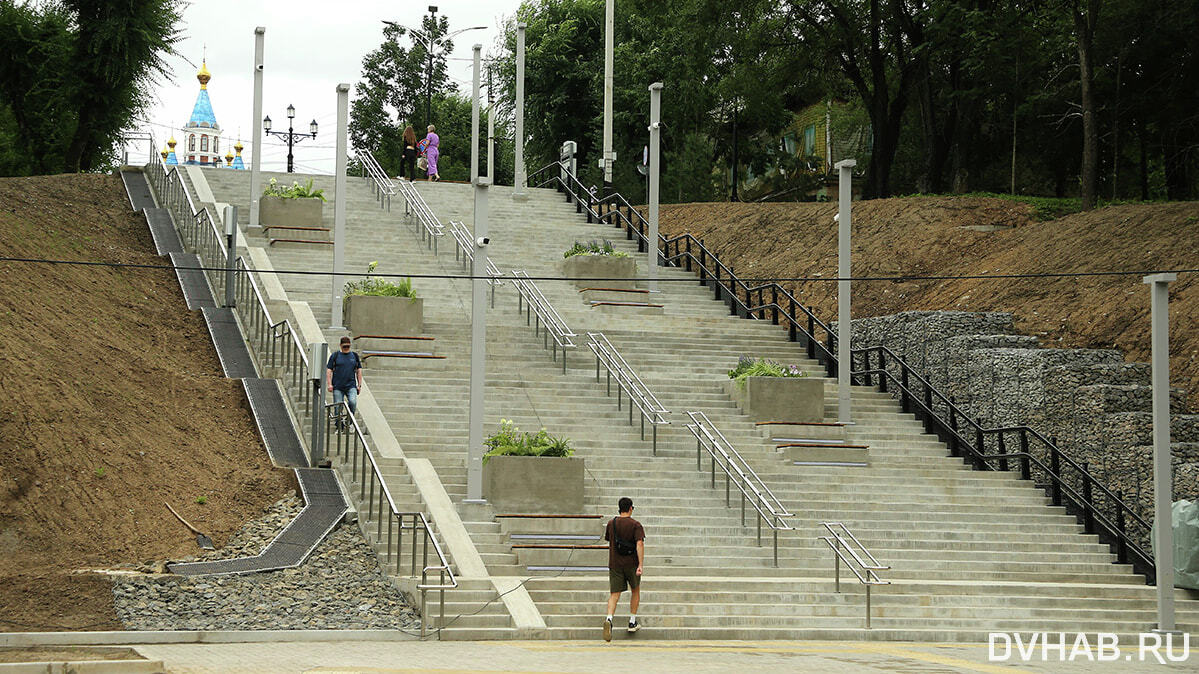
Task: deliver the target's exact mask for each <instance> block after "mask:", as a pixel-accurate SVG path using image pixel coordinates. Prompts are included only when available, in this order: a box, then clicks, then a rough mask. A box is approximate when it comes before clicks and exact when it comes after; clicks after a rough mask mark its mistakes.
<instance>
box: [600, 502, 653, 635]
mask: <svg viewBox="0 0 1199 674" xmlns="http://www.w3.org/2000/svg"><path fill="white" fill-rule="evenodd" d="M617 510H619V511H620V516H619V517H614V518H612V519H611V520H610V521H609V522H608V526H607V528H605V529H604V540H605V541H608V590H609V591H610V594H609V595H608V617H607V618H605V619H604V641H612V616H613V615H614V614H615V613H616V604H617V602H619V601H620V593H621V592H624V590H625V588H626V587H627V588H629V632H636V631H637V630H639V629H641V624H640V623H638V622H637V607H638V606H639V605H640V604H641V570H642V568H643V567H644V566H645V529H644V528H643V527H642V526H641V523H640V522H638V521H637V520H635V519H633V499H631V498H629V497H627V496H625V497H622V498H621V499H620V502H619V503H618V504H617Z"/></svg>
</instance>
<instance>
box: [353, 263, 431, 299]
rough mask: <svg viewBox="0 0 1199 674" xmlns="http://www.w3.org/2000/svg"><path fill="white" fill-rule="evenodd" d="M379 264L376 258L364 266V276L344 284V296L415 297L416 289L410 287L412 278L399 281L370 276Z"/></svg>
mask: <svg viewBox="0 0 1199 674" xmlns="http://www.w3.org/2000/svg"><path fill="white" fill-rule="evenodd" d="M377 266H379V261H378V260H376V261H374V262H372V263H370V264H368V265H367V266H366V278H364V279H359V280H357V281H349V282H348V283H346V284H345V287H344V289H343V292H344V293H345V296H346V297H349V296H351V295H376V296H381V297H410V298H411V297H416V291H414V290H413V289H412V279H410V278H406V279H401V280H400V281H398V282H397V281H391V280H389V279H385V278H379V277H377V276H371V273H372V272H374V271H375V267H377Z"/></svg>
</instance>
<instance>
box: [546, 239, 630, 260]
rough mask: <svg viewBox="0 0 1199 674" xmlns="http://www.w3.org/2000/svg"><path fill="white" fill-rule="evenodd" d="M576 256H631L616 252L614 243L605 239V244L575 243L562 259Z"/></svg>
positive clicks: (591, 242)
mask: <svg viewBox="0 0 1199 674" xmlns="http://www.w3.org/2000/svg"><path fill="white" fill-rule="evenodd" d="M575 255H605V256H607V257H628V256H629V254H628V253H625V252H623V251H619V250H616V249H615V248H613V247H612V242H611V241H609V240H607V239H604V242H603V243H602V244H601V243H597V242H596V241H594V240H592V241H589V242H587V243H585V244H584V243H580V242H578V241H575V245H573V246H571V247H570V248H568V249H567V250H566V252H565V253H563V254H562V257H574V256H575Z"/></svg>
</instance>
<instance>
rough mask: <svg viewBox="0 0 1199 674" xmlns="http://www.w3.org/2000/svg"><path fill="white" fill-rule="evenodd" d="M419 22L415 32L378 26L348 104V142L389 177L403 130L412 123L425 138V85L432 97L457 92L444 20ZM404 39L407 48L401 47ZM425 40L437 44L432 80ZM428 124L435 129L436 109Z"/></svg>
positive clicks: (396, 164) (437, 121)
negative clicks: (377, 38)
mask: <svg viewBox="0 0 1199 674" xmlns="http://www.w3.org/2000/svg"><path fill="white" fill-rule="evenodd" d="M421 21H422V22H421V28H420V29H419V30H417V31H411V30H409V29H408V28H406V27H404V26H401V25H399V24H394V23H388V24H387V25H386V26H385V27H384V28H383V43H382V44H380V45H379V48H378V49H375V50H374V51H371V52H370V53H368V54H367V55H366V56H365V57H363V59H362V81H361V82H359V83H358V86H357V87H356V89H355V98H354V101H353V103H351V106H350V124H349V133H350V141H351V143H353V145H354V147H358V148H363V149H366V150H370V151H371V152H372V153H373V154H374V155H375V158H376V159H377V160H378V161H379V163H380V164H381V165H382V166H383V168H384V170H386V171H387V172H388V173H391V174H397V173H399V170H400V159H401V155H402V154H403V146H402V144H401V140H402V137H403V132H404V127H405V126H407V125H409V124H411V125H412V127H413V129H414V130H415V131H416V133H417V137H418V138H422V137H424V135H425V129H426V128H427V127H428V125H429V123H430V120H429V118H428V115H427V114H426V104H427V103H428V99H427V94H428V93H429V91H430V90H429V88H428V87H429V83H430V82H431V83H432V89H431V91H432V96H433V97H434V98H435V99H442V98H444V97H446V96H448V95H451V94H453V92H455V91H456V90H457V89H456V87H455V86H454V84H453V83H452V82H450V79H449V74H448V71H447V66H446V58H445V55H446V54H448V53H449V52H451V51H452V50H453V48H454V47H453V42H452V41H450V40H447V39H445V38H444V37H443V36H444V35H445V34H446V32H447V31H448V30H449V19H448V18H447V17H445V16H441V17H438V18H437V19H436V20H434V18H433V17H431V16H425V17H423V18H422V19H421ZM426 36H427V37H426ZM405 37H407V41H408V43H409V46H407V47H404V46H402V45H401V40H402V39H404V38H405ZM428 38H431V39H432V42H433V44H435V45H436V47H435V48H434V50H433V59H432V70H431V73H432V79H431V80H430V78H429V75H430V69H429V64H430V61H429V54H430V52H429V50H428V44H429V40H428ZM434 102H436V101H434ZM432 123H434V124H438V125H439V126H440V119H439V117H438V115H437V114H436V108H434V114H433V119H432Z"/></svg>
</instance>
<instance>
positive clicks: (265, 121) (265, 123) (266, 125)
mask: <svg viewBox="0 0 1199 674" xmlns="http://www.w3.org/2000/svg"><path fill="white" fill-rule="evenodd" d="M262 129H263V131H270V130H271V116H270V115H267V116H266V117H263V118H262Z"/></svg>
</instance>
